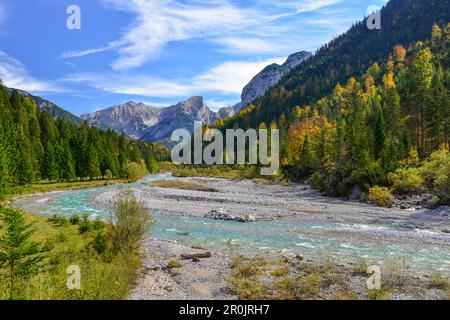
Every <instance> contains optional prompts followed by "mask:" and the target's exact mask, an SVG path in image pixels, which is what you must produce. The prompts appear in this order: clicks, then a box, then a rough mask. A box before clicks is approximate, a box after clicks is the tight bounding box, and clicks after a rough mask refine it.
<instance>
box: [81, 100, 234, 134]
mask: <svg viewBox="0 0 450 320" xmlns="http://www.w3.org/2000/svg"><path fill="white" fill-rule="evenodd" d="M234 113H235V110H233V109H232V108H222V109H220V110H219V111H218V112H214V111H212V110H211V109H210V108H209V107H208V106H207V105H206V104H205V101H204V99H203V97H191V98H189V99H188V100H186V101H182V102H179V103H177V104H175V105H172V106H169V107H166V108H161V107H154V106H150V105H146V104H144V103H141V102H139V103H138V102H133V101H130V102H127V103H124V104H120V105H116V106H113V107H110V108H108V109H105V110H102V111H98V112H94V113H90V114H84V115H82V116H81V118H82V119H83V120H84V121H87V122H88V123H89V124H90V125H92V126H96V127H98V128H100V129H103V130H107V129H113V130H115V131H117V132H119V133H122V132H123V133H124V134H125V135H127V136H128V137H130V138H132V139H140V140H144V141H148V142H168V140H169V139H170V136H171V134H172V132H173V131H174V130H176V129H179V128H185V129H188V130H190V131H191V132H192V131H193V126H194V121H202V122H203V123H205V124H211V123H214V122H215V121H217V120H219V119H223V118H227V117H229V116H231V115H233V114H234Z"/></svg>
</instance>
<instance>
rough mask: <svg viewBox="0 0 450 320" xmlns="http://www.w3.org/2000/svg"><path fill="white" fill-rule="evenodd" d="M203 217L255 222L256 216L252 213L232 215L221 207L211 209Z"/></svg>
mask: <svg viewBox="0 0 450 320" xmlns="http://www.w3.org/2000/svg"><path fill="white" fill-rule="evenodd" d="M205 218H208V219H214V220H225V221H236V222H256V218H255V216H253V215H250V214H249V215H246V216H243V217H240V216H233V215H231V214H230V213H227V212H225V211H224V210H223V209H222V208H219V209H217V210H211V211H210V212H208V213H207V214H206V215H205Z"/></svg>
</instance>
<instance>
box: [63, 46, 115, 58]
mask: <svg viewBox="0 0 450 320" xmlns="http://www.w3.org/2000/svg"><path fill="white" fill-rule="evenodd" d="M112 48H113V45H112V44H110V45H108V46H106V47H101V48H93V49H87V50H78V51H68V52H64V53H63V54H62V55H61V58H63V59H68V58H78V57H84V56H87V55H90V54H94V53H100V52H103V51H106V50H109V49H112Z"/></svg>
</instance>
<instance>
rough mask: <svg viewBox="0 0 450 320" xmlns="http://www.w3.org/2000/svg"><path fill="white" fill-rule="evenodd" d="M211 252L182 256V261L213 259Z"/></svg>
mask: <svg viewBox="0 0 450 320" xmlns="http://www.w3.org/2000/svg"><path fill="white" fill-rule="evenodd" d="M211 257H212V253H211V252H202V253H194V254H182V255H181V260H191V259H207V258H211Z"/></svg>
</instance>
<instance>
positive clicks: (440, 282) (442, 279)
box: [430, 271, 450, 290]
mask: <svg viewBox="0 0 450 320" xmlns="http://www.w3.org/2000/svg"><path fill="white" fill-rule="evenodd" d="M430 287H431V288H436V289H441V290H447V289H450V282H449V278H448V277H446V276H444V274H443V273H442V272H440V271H435V272H433V273H432V274H431V275H430Z"/></svg>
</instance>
